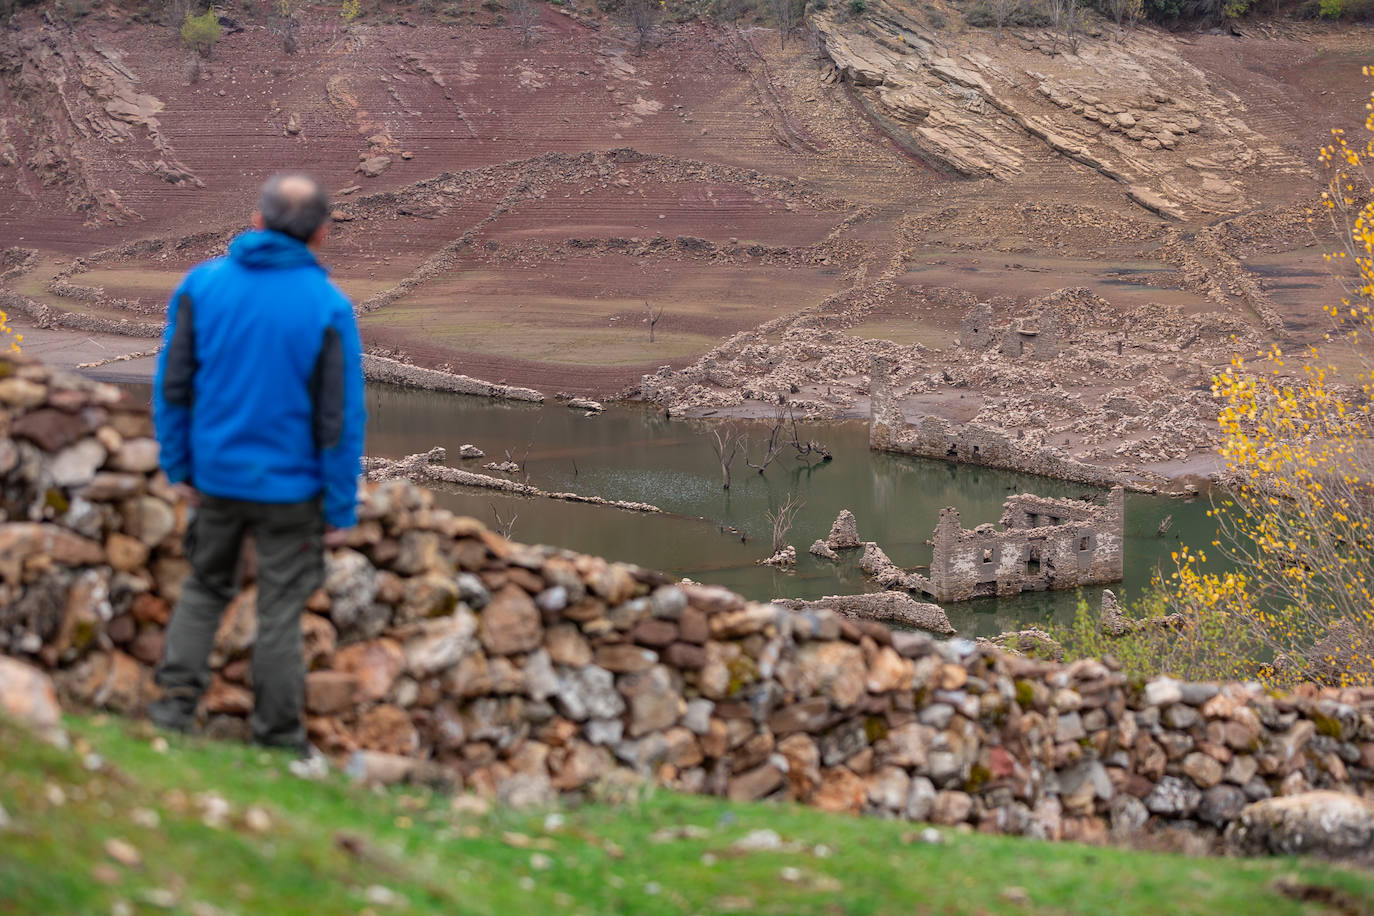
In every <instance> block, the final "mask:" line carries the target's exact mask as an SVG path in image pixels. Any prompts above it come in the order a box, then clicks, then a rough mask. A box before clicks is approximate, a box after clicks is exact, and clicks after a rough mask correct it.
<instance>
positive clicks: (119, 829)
mask: <svg viewBox="0 0 1374 916" xmlns="http://www.w3.org/2000/svg"><path fill="white" fill-rule="evenodd" d="M70 727H71V730H72V733H73V736H74V738H75V743H76V745H77V750H78V753H76V754H73V753H63V752H59V751H57V750H54V749H52V748H49V747H47V746H45V745H41V744H38V743H37V742H35V741H33V740H32V739H30V738H28V737H27V736H26V735H25V734H24V733H22V732H20V731H19V730H18V729H16V728H15V727H13V726H11V725H7V724H4V723H0V805H3V807H4V809H5V811H7V812H8V814H9V817H10V819H11V821H12V823H11V825H10V827H9V828H8V829H7V830H3V831H0V913H102V914H103V913H110V912H112V911H116V912H118V911H121V910H122V911H124V912H133V913H137V912H155V911H159V910H157V909H156V908H155V906H154V904H162V905H164V906H165V905H167V904H171V909H172V910H173V911H176V912H184V913H192V914H199V916H208V914H211V913H243V914H257V913H274V914H277V913H280V914H286V913H345V912H347V913H355V912H361V911H364V910H369V909H370V910H371V911H373V912H375V913H378V914H381V913H390V912H415V913H464V914H468V913H474V914H475V913H518V912H521V911H525V912H530V913H539V912H550V911H558V912H567V913H680V912H692V913H716V912H731V911H733V912H751V913H789V914H790V913H836V914H842V913H843V914H848V913H854V914H860V913H897V912H901V913H913V912H915V913H979V912H1018V913H1021V912H1028V913H1042V912H1044V913H1051V912H1052V913H1109V912H1110V913H1115V914H1126V913H1160V912H1170V913H1208V914H1212V913H1265V914H1280V913H1299V912H1326V911H1327V910H1325V909H1308V910H1304V909H1303V907H1304V906H1305V905H1304V904H1300V903H1297V902H1294V901H1292V900H1290V899H1288V898H1287V897H1285V896H1283V895H1281V894H1280V893H1278V892H1277V891H1276V890H1275V883H1276V879H1277V878H1279V877H1280V876H1285V875H1291V876H1293V877H1297V878H1300V879H1301V880H1302V881H1304V882H1308V883H1313V884H1320V885H1325V886H1330V887H1332V888H1337V889H1339V892H1338V893H1339V896H1340V897H1342V898H1344V899H1345V900H1346V901H1349V902H1354V901H1371V900H1374V874H1371V873H1367V872H1359V871H1354V870H1346V869H1341V868H1338V867H1333V866H1326V865H1320V864H1314V863H1300V862H1293V861H1283V860H1274V861H1246V860H1234V859H1188V858H1184V857H1181V856H1175V855H1163V854H1154V853H1138V852H1128V851H1123V850H1118V849H1098V848H1088V847H1083V846H1076V845H1072V844H1047V843H1038V842H1033V841H1027V840H1018V839H1013V838H1002V837H983V836H977V835H961V834H958V833H954V832H945V833H944V837H943V842H942V843H940V844H938V845H928V844H924V843H915V844H913V843H911V836H912V827H911V825H910V824H905V823H900V822H885V821H876V820H871V819H858V818H849V817H837V816H832V815H826V814H822V813H819V812H816V811H810V810H805V809H800V808H794V807H789V806H774V805H729V804H726V803H723V802H721V801H719V800H715V799H706V798H692V797H683V796H678V795H673V794H670V793H666V792H656V793H653V792H651V793H648V794H646V796H645V797H642V798H630V799H628V800H624V799H622V800H621V802H620V803H619V804H616V805H611V804H607V803H604V802H598V803H592V804H586V805H583V806H580V807H573V808H565V809H562V810H560V811H558V812H556V813H552V814H551V813H550V812H545V811H538V812H529V811H526V812H517V811H513V810H507V809H493V810H490V811H483V810H479V809H480V808H481V807H482V806H480V805H472V804H470V803H471V802H472V799H470V798H460V799H459V801H458V803H457V804H453V803H452V802H451V801H450V800H449V799H447V798H445V797H442V796H437V795H433V794H431V793H428V792H426V791H423V790H419V789H414V788H409V789H405V790H394V791H386V792H382V791H369V790H365V789H362V788H359V787H355V786H353V785H350V784H348V783H346V782H345V781H343V779H342V778H339V777H331V778H329V779H327V780H325V781H322V782H303V781H301V780H299V779H297V778H295V777H293V776H291V775H289V774H288V773H287V772H286V762H287V761H286V759H285V758H283V757H281V756H279V755H276V754H268V753H264V752H261V751H257V750H253V749H250V748H246V747H243V746H239V745H231V744H216V743H211V742H206V741H202V740H195V739H177V738H174V739H172V740H171V742H170V748H167V747H165V746H164V745H163V742H162V741H160V740H150V738H153V737H154V736H153V734H152V733H151V732H150V731H148V730H147V729H146V727H144V726H140V725H135V724H129V723H126V722H122V721H115V720H105V719H102V718H94V719H90V718H74V719H72V720H71V722H70ZM160 750H161V752H159V751H160ZM92 755H98V756H99V758H100V760H99V762H97V761H96V760H95V759H94V758H93V757H92ZM93 764H94V768H92V765H93ZM59 792H60V793H61V795H63V796H65V799H62V798H59V797H58V793H59ZM202 793H213V794H216V795H218V796H220V797H222V798H223V799H224V800H226V801H227V802H228V805H229V813H228V815H227V817H226V818H225V820H224V822H223V823H222V824H221V825H220V826H210V825H207V824H206V823H204V822H203V811H204V807H203V804H202V802H201V799H200V796H201V794H202ZM253 806H257V807H260V808H261V809H262V810H263V811H264V812H265V813H266V814H267V822H268V823H267V824H265V825H264V824H263V823H257V824H256V825H254V824H253V822H254V820H255V818H254V816H252V815H249V814H248V812H249V810H250V808H251V807H253ZM138 809H145V810H142V811H140V810H138ZM149 812H156V813H157V821H158V822H157V824H156V825H153V824H152V823H151V817H150V814H149ZM560 819H561V821H562V823H561V824H558V823H556V821H558V820H560ZM683 825H696V826H698V827H700V828H702V829H701V831H699V832H694V833H692V834H691V835H689V836H687V837H683V836H681V835H679V836H677V837H671V838H670V837H666V836H664V835H663V834H664V833H665V828H669V829H671V828H674V827H680V826H683ZM254 826H256V827H257V829H256V830H255V829H253V827H254ZM264 828H265V829H264ZM763 828H767V829H771V830H775V831H777V833H779V834H780V835H781V836H782V838H783V840H784V842H785V843H786V844H788V848H785V849H783V850H776V851H756V852H742V851H738V850H735V849H733V848H732V844H733V843H734V842H735V841H736V840H738V839H740V838H741V837H742V836H744V835H746V834H747V833H749V832H750V831H752V830H758V829H763ZM111 838H117V839H122V840H124V841H125V842H127V843H128V844H131V845H132V846H133V847H134V848H135V849H136V850H137V851H138V853H139V855H140V857H141V863H139V864H137V865H134V866H128V865H123V864H118V863H117V862H116V861H115V859H114V858H112V857H111V855H110V853H109V851H108V849H107V841H108V840H110V839H111ZM818 847H820V848H819V849H818ZM818 852H819V853H820V854H818ZM380 889H385V891H390V892H393V893H394V894H396V895H399V896H400V898H401V899H399V900H391V901H388V900H387V899H386V897H387V895H386V893H385V891H383V890H380ZM369 894H370V895H371V896H369ZM117 901H126V902H127V903H128V905H129V906H128V907H127V908H125V907H122V906H120V905H119V904H117V903H116V902H117ZM207 904H209V905H210V906H207ZM1366 905H1367V904H1366ZM1306 906H1309V907H1311V906H1313V905H1312V904H1307V905H1306ZM160 911H163V912H165V911H167V910H166V909H162V910H160Z"/></svg>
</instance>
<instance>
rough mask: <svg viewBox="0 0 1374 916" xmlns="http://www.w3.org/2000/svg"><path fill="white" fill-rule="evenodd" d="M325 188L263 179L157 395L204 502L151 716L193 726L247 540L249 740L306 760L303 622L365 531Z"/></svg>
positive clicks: (202, 282) (178, 296)
mask: <svg viewBox="0 0 1374 916" xmlns="http://www.w3.org/2000/svg"><path fill="white" fill-rule="evenodd" d="M328 220H329V201H328V198H327V197H326V195H325V192H324V189H323V188H322V187H320V185H319V184H318V183H317V182H316V181H314V180H313V179H311V178H307V177H305V176H302V175H279V176H277V177H275V178H273V179H272V180H270V181H269V182H267V184H266V185H264V187H263V189H262V196H261V197H260V198H259V201H258V210H257V212H256V213H254V214H253V231H250V232H245V233H244V234H242V235H240V236H239V237H238V238H236V239H234V241H233V242H232V243H230V245H229V254H228V256H227V257H223V258H217V259H215V260H212V261H207V262H205V263H203V264H200V265H197V266H196V267H195V268H193V269H192V270H191V271H190V273H188V274H187V275H186V278H185V279H184V280H182V282H181V285H180V286H179V287H177V290H176V292H174V293H173V294H172V300H171V304H170V305H169V306H168V309H167V329H166V332H165V335H164V337H163V343H162V351H161V353H160V355H159V357H158V366H157V375H156V377H155V379H154V387H153V413H154V419H155V421H156V425H157V437H158V441H159V442H160V443H161V446H162V458H161V462H162V468H163V470H164V471H166V473H167V476H168V478H169V479H170V480H171V481H172V483H173V484H174V485H175V486H176V487H177V488H178V489H180V490H181V491H182V492H183V494H184V495H185V497H186V498H187V500H188V501H189V502H190V504H191V505H192V506H193V507H194V508H195V511H194V515H193V518H192V520H191V524H190V528H189V530H188V532H187V536H186V549H187V557H188V559H189V560H190V563H191V575H190V577H189V578H188V579H187V580H186V583H185V585H184V586H183V588H182V594H181V599H180V600H179V601H178V602H177V606H176V609H175V610H174V612H173V613H172V619H171V623H170V624H169V625H168V627H167V634H166V642H165V648H164V649H163V657H162V663H161V664H160V665H159V666H158V669H157V681H158V683H159V684H160V685H162V687H163V688H165V695H164V697H163V699H161V700H159V701H157V702H155V703H154V704H153V705H152V706H151V707H150V708H149V715H150V716H151V718H152V719H153V721H154V722H156V723H157V724H159V725H162V726H164V727H168V728H175V729H180V730H186V729H188V728H189V727H190V725H191V723H192V721H193V719H194V716H195V710H196V705H197V703H198V702H199V701H200V698H201V695H202V694H204V692H205V689H206V688H207V687H208V686H209V683H210V672H209V667H208V658H209V655H210V650H211V649H212V648H213V645H214V639H215V631H216V629H217V628H218V626H219V621H220V617H221V615H222V614H223V612H224V608H225V606H226V605H227V604H228V603H229V600H230V599H231V598H232V597H233V596H234V593H235V591H236V589H237V585H238V583H237V575H238V565H239V554H240V549H241V546H242V544H243V539H244V536H245V535H246V534H249V533H251V534H252V535H253V539H254V542H255V544H256V547H257V557H258V577H257V583H258V606H257V618H258V632H257V640H256V643H255V645H254V647H253V669H252V673H253V690H254V698H255V703H254V709H253V719H252V727H253V739H254V740H255V741H256V742H258V743H260V744H264V745H272V746H283V747H292V748H296V749H299V750H302V751H304V750H305V749H306V748H307V747H308V745H307V742H306V734H305V728H304V725H303V723H302V719H301V707H302V705H303V699H304V693H305V670H304V664H303V662H302V659H301V627H300V616H301V611H302V609H303V607H304V604H305V600H306V599H307V598H308V597H309V595H310V593H311V592H313V591H314V590H315V589H316V588H318V587H319V585H320V583H321V581H322V580H323V576H324V562H323V560H324V558H323V549H324V547H325V546H334V545H336V544H339V543H342V542H343V539H344V534H345V529H347V528H349V527H351V526H352V525H353V524H354V522H355V508H356V501H357V489H358V475H359V470H360V464H361V457H362V448H363V424H364V421H365V420H366V413H365V411H364V408H363V379H362V365H361V363H362V355H361V344H360V342H359V339H358V328H357V325H356V323H355V322H354V320H353V309H352V306H351V305H350V304H349V302H348V299H347V298H346V297H345V296H344V295H343V294H342V293H341V292H340V291H339V290H338V288H337V287H336V286H334V284H333V283H331V282H330V281H329V278H328V277H327V276H326V275H325V271H324V268H322V267H321V266H320V264H319V262H318V261H316V260H315V255H314V254H313V253H312V249H316V248H318V247H319V246H320V244H321V243H322V242H323V241H324V238H325V235H326V233H327V232H328V229H329V224H328Z"/></svg>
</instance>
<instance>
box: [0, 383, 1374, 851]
mask: <svg viewBox="0 0 1374 916" xmlns="http://www.w3.org/2000/svg"><path fill="white" fill-rule="evenodd" d="M0 405H3V409H2V410H0V429H2V430H3V433H4V435H3V437H0V483H2V484H3V489H2V490H0V496H2V497H3V511H4V516H3V519H4V521H3V522H0V589H2V590H3V591H2V592H0V649H3V651H4V652H6V653H8V654H12V655H16V656H20V657H24V658H28V659H31V660H35V661H38V662H39V663H41V664H43V665H45V666H47V667H49V668H51V669H54V670H55V673H56V677H57V680H58V683H59V685H60V687H61V689H62V692H63V693H64V694H65V696H66V697H67V698H68V700H69V701H72V702H77V703H82V704H86V705H90V706H101V707H107V708H111V709H114V710H117V711H120V712H125V713H130V714H137V713H139V711H140V710H141V708H142V706H143V704H144V703H145V702H146V700H147V699H148V698H149V697H151V696H152V695H153V694H154V692H155V688H154V686H153V685H152V683H151V676H150V666H151V665H152V664H153V663H154V662H155V661H156V660H157V658H158V656H159V654H160V651H161V643H162V628H163V626H164V625H165V623H166V621H167V619H168V616H169V614H170V613H171V609H172V606H173V605H174V603H175V601H176V598H177V595H178V592H179V589H180V585H181V582H182V581H183V580H184V578H185V575H186V573H187V564H186V561H185V559H184V557H183V552H182V546H181V543H182V542H181V534H182V532H183V531H184V528H185V523H186V507H185V506H183V505H180V504H178V503H177V502H176V501H175V499H174V497H173V494H172V493H171V492H170V491H169V489H168V488H167V486H166V481H165V479H164V478H163V477H162V476H161V474H160V472H158V471H157V470H156V459H157V455H156V447H155V444H154V443H153V441H152V440H151V439H150V438H149V437H148V436H149V419H148V416H147V414H146V412H145V411H144V410H143V409H142V408H141V407H139V406H138V405H134V404H131V403H129V402H128V401H127V400H126V399H124V398H123V397H121V395H120V394H119V392H118V391H116V390H114V389H112V388H109V387H108V386H102V385H95V384H91V383H89V382H86V381H84V380H81V379H78V378H74V377H71V376H67V375H64V374H62V373H58V372H53V371H51V370H49V369H47V368H46V367H44V366H42V365H40V364H37V363H34V362H32V361H27V360H24V359H21V358H17V357H4V358H0ZM360 518H361V521H360V523H359V525H358V526H357V528H356V529H355V530H354V532H353V535H352V540H351V543H350V545H349V546H348V547H347V548H344V549H339V550H336V551H334V552H332V554H331V555H330V556H329V558H328V576H327V580H326V583H325V586H324V588H323V589H321V590H320V591H319V592H317V593H316V594H315V595H314V596H312V597H311V599H310V601H309V604H308V609H307V612H306V613H305V614H304V616H303V618H302V624H301V626H302V633H303V637H304V645H305V654H306V658H307V661H308V663H309V669H310V673H309V675H308V676H307V689H306V706H307V713H308V725H309V731H310V735H311V738H312V740H314V741H315V742H316V743H317V744H318V745H319V746H320V747H322V748H323V749H325V750H326V751H327V752H329V753H331V754H334V755H346V754H349V753H350V752H355V751H359V750H361V751H364V752H365V753H363V754H362V755H360V756H358V757H356V758H355V760H356V761H360V762H359V764H358V766H359V767H360V769H361V771H362V772H365V773H367V772H370V773H374V774H375V773H390V774H394V775H405V774H410V775H411V776H414V777H417V778H418V777H420V776H423V778H426V779H429V778H435V779H442V780H443V781H446V782H450V783H453V784H460V785H465V786H468V787H471V788H473V789H475V790H478V791H483V792H492V793H496V794H498V795H500V796H501V797H502V798H504V799H506V800H510V801H531V800H534V801H538V800H543V799H548V798H550V797H552V796H553V795H554V794H555V793H558V792H574V791H579V790H583V789H586V788H588V787H590V786H592V785H593V784H595V783H597V782H598V781H601V780H604V779H608V778H614V777H616V775H617V774H619V775H624V774H627V773H628V774H633V775H637V776H638V777H642V778H646V779H651V780H654V781H656V782H658V783H660V784H663V785H665V786H670V787H673V788H675V789H679V790H682V791H690V792H709V793H714V794H719V795H724V796H728V797H730V798H736V799H756V798H780V799H781V798H787V799H795V800H799V801H803V802H806V803H808V804H813V805H816V806H819V807H822V808H826V809H831V810H838V811H852V812H872V813H875V814H882V815H884V816H899V817H909V818H915V819H923V820H933V821H935V822H937V823H942V824H962V823H968V824H971V825H974V826H976V827H977V828H978V829H980V830H987V831H994V832H1007V833H1018V834H1027V835H1032V836H1039V837H1048V838H1061V837H1062V838H1073V839H1081V840H1099V839H1103V838H1106V837H1107V836H1108V835H1109V833H1113V832H1114V833H1115V834H1117V835H1129V834H1130V833H1133V832H1135V831H1138V830H1141V829H1144V828H1145V826H1146V825H1147V824H1186V825H1188V826H1189V828H1190V829H1203V830H1210V829H1218V828H1222V827H1224V826H1226V825H1227V824H1229V823H1230V822H1232V821H1233V820H1234V819H1236V818H1237V816H1238V815H1239V813H1240V812H1241V810H1242V808H1244V807H1245V805H1246V804H1247V803H1248V802H1250V801H1253V800H1256V799H1263V798H1267V797H1269V796H1271V795H1274V794H1292V793H1294V792H1298V791H1301V790H1304V789H1306V788H1309V787H1327V788H1333V789H1339V790H1342V791H1345V792H1354V793H1364V794H1366V795H1370V794H1374V689H1370V688H1363V689H1350V690H1341V691H1336V690H1327V691H1317V690H1313V689H1309V690H1304V691H1298V692H1296V693H1295V694H1293V695H1291V696H1288V697H1281V698H1275V697H1271V696H1269V695H1268V694H1266V693H1264V692H1263V691H1260V690H1258V689H1255V688H1253V687H1244V686H1241V685H1236V684H1228V685H1207V684H1180V683H1176V682H1173V681H1169V680H1167V679H1160V680H1157V681H1154V682H1151V683H1149V684H1147V685H1144V686H1143V687H1142V686H1139V685H1130V684H1127V683H1126V681H1125V678H1124V677H1123V676H1122V675H1121V674H1120V673H1119V672H1118V671H1116V670H1114V668H1113V667H1112V666H1111V665H1110V664H1106V663H1103V662H1098V661H1093V660H1085V661H1079V662H1075V663H1073V664H1071V665H1061V664H1051V663H1042V662H1038V661H1032V660H1028V659H1025V658H1022V657H1019V656H1016V655H1009V654H1005V653H1003V652H1000V651H997V650H995V649H992V648H990V647H985V646H975V645H973V644H970V643H962V642H948V643H944V642H937V641H935V640H932V639H930V638H928V637H926V636H923V635H918V634H914V633H903V632H894V631H891V630H889V629H887V628H886V627H884V626H881V625H878V624H873V623H858V622H854V621H851V620H848V619H845V618H842V617H839V616H837V615H835V614H832V613H829V612H827V611H824V610H818V609H811V608H808V609H804V610H801V611H791V610H788V609H786V608H783V607H779V606H775V605H768V604H753V603H749V602H746V601H744V600H743V599H741V598H740V597H739V596H737V595H735V594H733V593H731V592H729V591H727V590H725V589H722V588H716V587H710V586H702V585H693V584H688V583H674V582H671V581H668V580H667V579H666V577H664V576H662V575H660V574H657V573H654V572H651V571H648V570H644V569H640V568H637V567H634V566H628V565H625V564H622V563H615V562H609V561H607V560H604V559H601V558H598V557H590V556H584V555H578V554H574V553H571V552H568V551H565V550H559V549H557V548H553V547H530V546H526V545H522V544H517V543H513V542H511V541H508V540H507V539H505V538H503V537H501V536H499V535H497V534H495V533H493V532H491V531H489V530H487V529H486V528H485V527H484V526H482V525H481V524H480V523H479V522H476V521H474V520H473V519H468V518H461V517H456V516H454V515H452V514H450V513H448V512H446V511H444V510H441V509H436V508H434V507H433V501H432V497H431V495H430V494H429V493H427V492H426V491H424V490H421V489H418V488H416V487H415V486H413V485H411V484H409V483H406V482H405V481H400V480H393V481H387V482H385V483H382V484H377V485H369V486H367V487H366V489H365V492H364V494H363V499H362V509H361V513H360ZM253 575H254V571H253V569H252V564H251V563H248V564H246V565H245V568H244V570H243V579H244V583H245V587H244V590H243V592H242V593H241V594H240V596H239V597H238V598H236V599H235V600H234V601H233V602H232V604H231V605H230V606H229V608H228V610H227V612H226V614H225V616H224V620H223V623H222V625H221V627H220V630H219V633H218V635H217V637H216V640H215V647H214V654H213V656H212V666H213V669H214V681H213V684H212V685H211V688H210V691H209V693H208V695H207V696H206V698H205V704H204V710H203V712H204V716H205V727H206V729H207V731H208V732H210V733H211V734H217V735H226V736H229V735H242V734H244V733H245V731H246V718H245V717H246V716H247V715H248V713H249V711H250V709H251V705H252V694H251V690H250V685H249V684H248V681H247V678H248V671H249V665H248V658H249V656H250V654H251V652H252V647H253V642H254V639H255V635H256V626H255V618H254V605H253V596H254V590H253V586H252V579H253ZM421 763H422V764H423V766H421V765H420V764H421Z"/></svg>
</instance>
